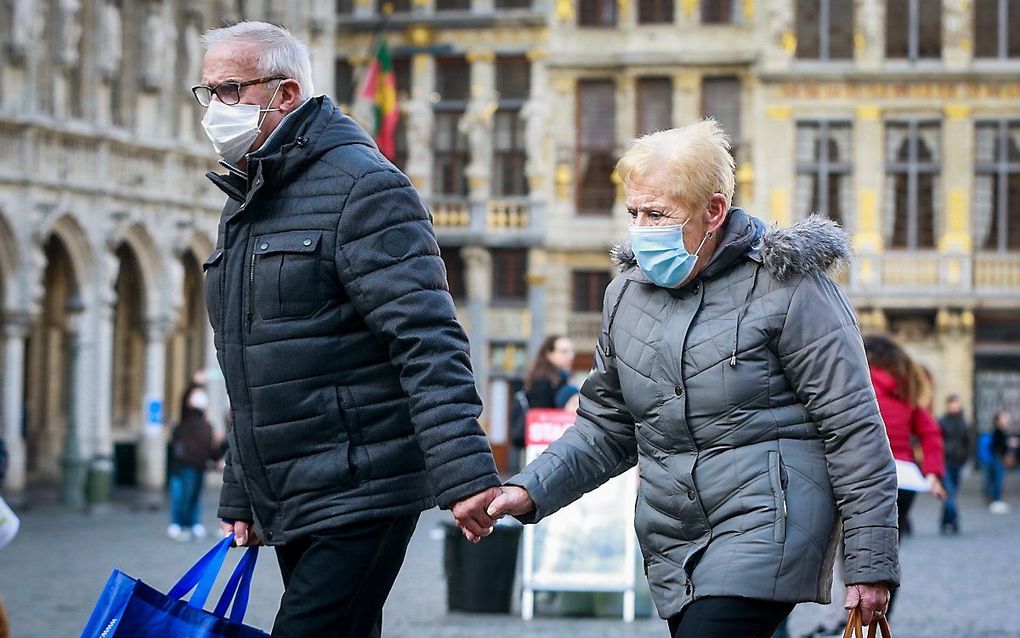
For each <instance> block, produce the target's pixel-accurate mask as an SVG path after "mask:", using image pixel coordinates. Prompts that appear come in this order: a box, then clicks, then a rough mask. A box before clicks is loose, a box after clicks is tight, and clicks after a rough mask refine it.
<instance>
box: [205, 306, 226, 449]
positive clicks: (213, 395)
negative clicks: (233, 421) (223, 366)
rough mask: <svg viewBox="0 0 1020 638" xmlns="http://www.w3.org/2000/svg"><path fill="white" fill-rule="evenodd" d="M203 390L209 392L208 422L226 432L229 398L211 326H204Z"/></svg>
mask: <svg viewBox="0 0 1020 638" xmlns="http://www.w3.org/2000/svg"><path fill="white" fill-rule="evenodd" d="M205 330H206V336H205V343H206V347H205V390H206V392H207V393H208V394H209V411H208V416H209V422H210V423H212V425H213V429H214V430H216V431H217V432H218V433H221V434H223V433H226V419H227V410H229V409H230V399H229V398H228V397H227V385H226V382H225V381H224V379H223V371H222V370H220V362H219V359H218V358H217V357H216V344H215V343H214V342H213V331H212V327H211V326H209V325H208V322H207V325H206V327H205Z"/></svg>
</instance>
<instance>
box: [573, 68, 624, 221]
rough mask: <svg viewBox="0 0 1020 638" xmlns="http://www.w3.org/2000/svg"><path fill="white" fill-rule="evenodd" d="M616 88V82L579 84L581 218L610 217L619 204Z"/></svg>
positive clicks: (577, 176)
mask: <svg viewBox="0 0 1020 638" xmlns="http://www.w3.org/2000/svg"><path fill="white" fill-rule="evenodd" d="M615 148H616V86H615V85H614V84H613V81H612V80H581V81H580V82H578V83H577V153H576V155H575V156H576V159H575V161H576V167H575V175H576V181H577V192H576V206H577V212H578V214H581V215H609V214H610V213H612V210H613V205H614V204H615V203H616V185H615V184H613V180H612V174H613V170H615V168H616V158H615V153H614V150H615Z"/></svg>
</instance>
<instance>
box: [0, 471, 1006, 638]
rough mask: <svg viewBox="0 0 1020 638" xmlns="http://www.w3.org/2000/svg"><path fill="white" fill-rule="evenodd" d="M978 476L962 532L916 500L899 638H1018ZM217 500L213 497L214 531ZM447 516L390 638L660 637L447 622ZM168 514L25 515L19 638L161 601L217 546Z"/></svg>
mask: <svg viewBox="0 0 1020 638" xmlns="http://www.w3.org/2000/svg"><path fill="white" fill-rule="evenodd" d="M976 483H977V480H976V477H971V479H970V484H969V485H968V486H967V490H966V491H967V493H966V494H965V495H964V499H963V503H962V505H963V511H962V520H963V533H962V534H961V535H960V536H959V537H944V536H940V535H939V534H938V531H937V525H936V521H937V516H938V509H937V505H936V504H935V503H934V502H932V500H931V499H929V498H920V499H918V502H917V504H916V505H915V508H914V512H913V520H914V527H915V532H914V534H913V535H912V536H909V537H907V538H906V540H905V542H904V545H903V552H902V560H903V574H904V587H903V588H902V590H901V593H900V596H899V599H898V601H897V609H896V612H895V613H894V614H893V618H892V620H893V623H892V624H893V630H894V632H895V634H896V638H914V637H917V638H920V637H927V636H936V635H937V636H961V637H967V638H993V637H994V638H1007V637H1018V638H1020V620H1018V619H1017V615H1016V613H1015V610H1016V609H1017V606H1016V602H1015V601H1016V596H1017V593H1018V591H1020V588H1018V585H1020V577H1018V575H1017V574H1018V572H1020V543H1018V542H1017V541H1018V540H1020V537H1018V533H1017V529H1018V524H1020V508H1018V509H1015V511H1014V513H1011V514H1009V515H1006V516H992V515H991V514H989V513H988V512H987V510H986V509H985V508H984V506H983V504H982V503H981V501H980V498H979V497H978V496H977V494H976V489H977V486H976ZM1008 489H1009V490H1010V491H1009V492H1008V494H1007V496H1008V497H1009V498H1010V499H1011V500H1012V502H1013V504H1014V506H1015V508H1016V506H1017V505H1020V491H1018V490H1017V488H1016V486H1015V485H1014V484H1013V483H1012V482H1011V483H1010V484H1009V485H1008ZM214 498H215V494H214V491H210V492H209V493H207V494H206V501H207V503H208V505H209V506H208V507H206V509H205V518H206V519H207V525H208V526H209V527H210V528H211V527H212V525H213V524H214V519H213V518H212V517H211V515H212V508H211V504H212V501H213V499H214ZM448 516H449V515H448V513H445V512H438V511H432V512H427V513H426V514H425V515H423V517H422V520H421V523H420V524H419V527H418V531H417V533H416V534H415V536H414V539H413V540H412V544H411V547H410V549H409V552H408V560H407V562H406V563H405V565H404V569H403V570H402V572H401V574H400V577H399V578H398V580H397V583H396V586H395V588H394V591H393V594H392V595H391V597H390V600H389V602H388V604H387V607H386V612H385V613H386V615H385V631H384V635H385V636H387V638H412V637H413V638H431V637H435V638H475V637H479V636H513V637H514V638H538V637H547V636H548V637H555V638H575V637H577V638H580V637H581V636H584V637H586V638H588V637H593V636H595V637H598V636H611V637H613V638H664V637H665V636H666V633H667V632H666V630H665V625H664V623H662V622H661V621H659V620H657V619H639V620H637V621H635V622H634V623H630V624H626V623H623V622H622V621H619V620H615V619H563V618H540V619H536V620H534V621H531V622H525V621H523V620H521V619H520V618H519V617H517V616H505V615H496V616H489V615H470V614H448V613H447V611H446V600H445V596H446V587H445V583H444V579H443V571H442V570H443V566H442V547H443V543H442V542H440V541H439V540H437V539H436V536H437V534H436V533H435V529H436V526H437V525H438V524H439V523H440V522H441V521H443V520H447V517H448ZM165 528H166V513H165V511H143V510H137V509H135V508H132V507H130V506H129V505H128V504H126V503H124V502H121V503H119V504H117V505H115V506H114V507H113V508H112V509H111V510H110V511H108V512H105V513H103V514H93V515H84V514H80V513H75V512H72V511H68V510H66V509H63V508H61V507H59V506H56V505H38V506H36V507H34V508H32V509H30V510H28V511H23V512H22V530H21V533H20V535H19V536H18V538H17V539H15V541H14V542H13V543H12V544H11V545H10V546H9V547H7V548H6V549H4V550H2V551H0V595H2V596H3V598H4V599H5V600H6V602H7V607H8V610H9V613H10V615H11V622H12V630H13V635H14V637H15V638H49V637H51V636H54V637H56V636H76V635H78V632H79V631H80V630H81V627H82V625H83V624H84V622H85V619H86V618H87V616H88V614H89V612H90V610H91V607H92V605H93V603H94V602H95V599H96V596H97V595H98V593H99V591H100V589H101V588H102V586H103V583H104V582H105V580H106V578H107V577H108V576H109V574H110V570H111V569H112V568H114V567H117V568H120V569H122V570H124V571H126V572H128V573H129V574H131V575H133V576H137V577H139V578H142V579H143V580H145V581H146V582H148V583H149V584H151V585H153V586H155V587H157V588H161V589H163V590H164V591H165V590H166V589H167V588H169V587H170V586H171V585H172V584H173V582H174V580H175V579H176V578H177V577H178V576H179V575H180V574H181V573H182V572H183V570H184V569H185V568H186V567H187V566H188V565H190V564H191V563H192V562H193V561H194V560H195V559H196V558H198V556H199V555H200V554H201V553H202V551H203V549H204V548H205V547H206V546H208V545H209V542H205V543H177V542H174V541H171V540H169V539H167V537H166V536H165ZM261 558H262V560H261V561H260V563H259V567H258V569H257V571H256V574H255V579H254V583H253V588H252V604H251V607H250V609H249V612H248V617H247V620H248V622H250V623H251V624H254V625H257V626H261V627H269V626H270V625H271V624H272V620H273V617H274V615H275V612H276V609H277V605H278V601H279V596H280V593H281V585H280V580H279V573H278V571H277V568H276V564H275V560H274V557H273V555H272V552H271V551H267V552H264V553H263V555H262V557H261ZM819 613H820V612H819V608H818V606H816V605H801V606H800V607H799V608H798V609H797V610H796V611H795V612H794V616H793V618H792V620H791V625H792V629H793V633H792V635H793V636H797V635H799V633H801V632H804V631H806V630H807V629H808V628H810V627H813V626H814V625H815V624H816V622H817V620H818V618H819Z"/></svg>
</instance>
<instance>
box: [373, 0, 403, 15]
mask: <svg viewBox="0 0 1020 638" xmlns="http://www.w3.org/2000/svg"><path fill="white" fill-rule="evenodd" d="M375 12H376V13H377V14H378V15H384V14H387V13H410V12H411V0H376V7H375Z"/></svg>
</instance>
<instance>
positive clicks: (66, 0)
mask: <svg viewBox="0 0 1020 638" xmlns="http://www.w3.org/2000/svg"><path fill="white" fill-rule="evenodd" d="M81 35H82V28H81V0H60V61H61V62H62V63H63V65H64V66H65V67H68V68H70V67H73V66H76V65H77V64H78V61H79V59H80V58H81Z"/></svg>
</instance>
